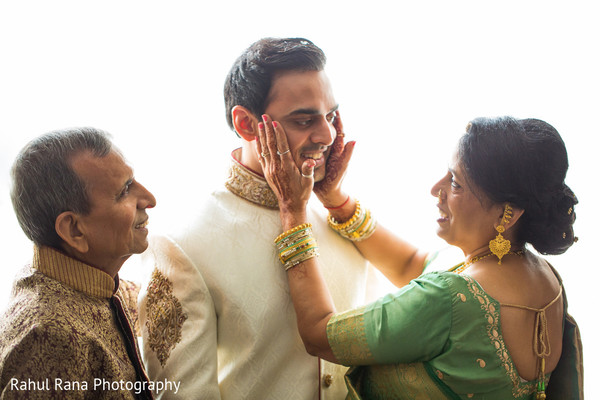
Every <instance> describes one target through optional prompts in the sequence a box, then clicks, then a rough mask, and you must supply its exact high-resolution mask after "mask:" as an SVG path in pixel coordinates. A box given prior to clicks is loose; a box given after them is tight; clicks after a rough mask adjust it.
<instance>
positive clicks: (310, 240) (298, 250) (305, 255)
mask: <svg viewBox="0 0 600 400" xmlns="http://www.w3.org/2000/svg"><path fill="white" fill-rule="evenodd" d="M275 244H276V245H277V250H278V252H279V260H280V261H281V263H282V264H283V266H284V267H285V270H286V271H287V270H288V269H290V268H292V267H294V266H296V265H298V264H300V263H301V262H304V261H306V260H308V259H310V258H313V257H316V256H318V255H319V252H318V250H319V249H318V247H317V241H316V240H315V238H314V236H313V234H312V225H311V224H310V223H306V224H302V225H298V226H295V227H294V228H292V229H289V230H287V231H285V232H284V233H282V234H281V235H279V236H278V237H277V238H276V239H275Z"/></svg>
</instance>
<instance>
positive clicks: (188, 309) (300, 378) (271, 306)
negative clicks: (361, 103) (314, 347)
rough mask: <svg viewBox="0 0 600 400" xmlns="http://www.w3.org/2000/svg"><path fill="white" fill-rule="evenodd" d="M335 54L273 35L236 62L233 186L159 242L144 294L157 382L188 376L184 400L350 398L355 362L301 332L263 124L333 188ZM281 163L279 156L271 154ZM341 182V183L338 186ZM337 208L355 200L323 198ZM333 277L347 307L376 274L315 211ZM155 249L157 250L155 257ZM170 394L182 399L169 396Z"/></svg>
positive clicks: (230, 104)
mask: <svg viewBox="0 0 600 400" xmlns="http://www.w3.org/2000/svg"><path fill="white" fill-rule="evenodd" d="M324 67H325V55H324V54H323V52H322V51H321V49H319V48H318V47H317V46H315V45H314V44H313V43H312V42H310V41H309V40H306V39H271V38H268V39H262V40H259V41H258V42H256V43H254V44H253V45H251V46H250V47H249V48H248V49H247V50H246V51H245V52H244V53H243V54H242V55H241V56H240V57H239V58H238V59H237V61H236V62H235V63H234V65H233V67H232V68H231V71H230V72H229V75H228V76H227V79H226V83H225V104H226V116H227V121H228V123H229V126H230V128H231V129H232V130H234V131H235V132H236V133H237V134H238V136H240V137H241V139H242V147H241V148H240V149H237V150H234V151H233V153H232V156H231V167H230V171H229V177H228V178H227V180H226V182H225V187H224V188H222V189H219V190H216V191H215V192H213V194H212V195H211V196H210V197H209V198H208V199H207V201H206V203H205V204H204V205H203V206H201V207H198V211H197V212H196V214H195V215H190V216H189V218H188V220H187V226H185V227H183V228H182V229H181V230H180V231H179V232H175V233H174V234H172V235H170V236H169V237H161V238H155V239H152V240H151V242H150V243H151V244H150V249H149V252H147V253H146V254H148V255H152V256H153V257H152V258H151V260H150V261H151V263H152V265H154V266H156V268H155V269H154V272H153V274H152V279H151V280H150V282H149V284H148V286H147V290H146V293H145V294H143V295H142V296H141V297H140V303H139V304H140V321H141V322H142V334H143V337H144V348H143V355H144V361H145V363H146V365H147V368H148V373H149V375H150V377H151V378H153V379H157V380H163V379H169V380H176V381H181V389H180V391H179V396H180V397H178V398H181V399H192V398H195V399H227V400H229V399H261V400H263V399H286V400H290V399H317V398H326V399H343V398H344V397H345V395H346V388H345V385H344V379H343V375H344V372H345V369H344V368H343V367H339V366H334V365H333V364H329V363H324V362H323V361H322V360H319V359H317V358H315V357H312V356H310V355H308V354H307V353H306V351H305V349H304V346H303V344H302V341H301V339H300V337H299V335H298V333H297V326H296V315H295V313H294V309H293V306H292V302H291V299H290V296H289V289H288V285H287V281H286V274H285V272H284V270H283V269H282V267H281V265H280V261H279V259H278V257H277V255H276V254H275V251H274V246H273V238H274V237H276V236H277V235H278V234H279V233H281V231H282V229H281V223H280V219H279V209H278V203H277V198H276V197H275V195H274V193H273V192H272V191H271V189H270V188H269V185H268V184H267V182H266V181H265V180H264V178H263V175H262V169H261V165H260V163H259V159H258V157H260V155H259V154H258V153H257V151H256V147H255V143H256V142H255V139H256V138H257V137H258V124H259V123H261V121H262V115H263V114H269V115H270V116H271V117H272V118H273V119H274V120H277V121H280V122H281V124H282V125H283V126H284V128H285V131H286V133H287V136H288V141H289V143H290V151H291V152H292V155H293V157H294V159H295V160H296V162H297V163H299V165H301V164H302V162H303V161H304V160H306V159H307V158H311V159H314V160H315V162H316V165H317V166H316V168H315V180H320V181H322V182H326V181H327V178H326V172H327V165H326V162H327V158H328V156H329V154H330V147H331V145H332V144H333V142H334V139H335V138H336V134H337V132H336V126H337V125H336V124H335V121H334V120H335V118H336V116H337V108H338V104H337V103H336V101H335V98H334V96H333V92H332V89H331V86H330V83H329V80H328V78H327V75H326V74H325V72H324V71H323V69H324ZM263 156H269V155H263ZM330 180H331V179H330ZM317 196H318V197H319V200H321V201H322V202H323V203H324V205H326V206H338V205H339V204H335V203H336V202H337V203H341V202H343V201H344V199H339V198H336V199H329V198H327V191H326V190H325V191H321V192H319V193H317ZM311 213H312V214H311V215H312V216H313V218H311V221H317V222H316V223H315V226H314V227H313V230H314V232H315V235H316V236H317V237H318V240H319V243H327V245H323V246H322V248H323V251H322V253H321V259H322V265H324V266H325V270H324V274H325V276H326V279H327V281H328V284H329V289H330V290H331V292H332V294H333V298H334V302H335V304H336V306H337V307H338V308H339V309H347V308H349V307H352V306H355V305H358V304H361V303H363V302H364V301H365V297H366V288H367V277H368V275H369V274H368V271H369V270H368V268H367V264H366V262H365V260H364V258H363V257H362V256H361V255H360V254H359V252H358V251H357V250H356V248H355V247H354V246H353V245H352V244H350V243H349V242H348V241H345V240H343V239H342V238H341V237H339V236H338V235H337V234H336V233H335V232H333V231H332V230H330V229H329V227H328V226H327V222H326V217H325V215H324V210H323V208H322V207H319V211H316V210H312V211H311ZM150 250H151V251H150ZM164 394H165V396H164V397H163V398H176V397H177V396H174V395H173V393H164Z"/></svg>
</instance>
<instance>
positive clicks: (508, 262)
mask: <svg viewBox="0 0 600 400" xmlns="http://www.w3.org/2000/svg"><path fill="white" fill-rule="evenodd" d="M263 119H264V124H260V125H259V133H260V135H259V136H260V138H259V139H260V140H259V141H257V151H258V152H259V153H260V154H262V155H263V157H262V158H261V162H262V166H263V170H264V171H265V175H266V179H267V181H268V182H269V184H270V186H271V187H272V189H273V190H274V192H275V193H276V195H277V196H278V199H279V205H280V216H281V221H282V224H283V229H284V231H285V232H284V233H283V234H282V235H281V236H280V237H278V238H277V239H276V245H277V249H278V251H279V254H280V258H281V261H282V263H283V264H284V267H285V268H286V270H287V271H288V279H289V283H290V293H291V296H292V300H293V302H294V307H295V309H296V313H297V319H298V329H299V331H300V335H301V336H302V339H303V341H304V343H305V346H306V348H307V351H308V352H309V353H311V354H313V355H315V356H319V357H321V358H324V359H326V360H329V361H332V362H336V363H340V364H344V365H353V366H365V367H360V368H353V369H351V370H350V371H349V373H348V376H347V384H348V388H349V398H381V399H421V398H423V399H445V398H450V399H471V398H472V399H477V398H485V399H507V398H515V399H530V398H532V397H533V398H546V389H547V392H548V395H549V396H550V398H560V399H575V398H582V397H583V391H582V367H581V352H580V351H581V350H580V340H579V334H578V330H577V327H576V325H575V323H574V321H573V320H572V318H571V317H569V316H568V315H567V313H566V304H567V303H566V298H565V295H564V290H563V288H562V284H561V281H560V278H559V277H558V275H557V273H556V272H555V271H554V270H553V268H552V267H551V266H550V265H549V264H548V263H547V262H546V261H544V259H542V258H540V257H538V256H537V255H535V254H534V253H532V252H530V251H528V250H527V248H526V245H530V246H532V247H533V248H534V249H535V250H537V251H538V252H539V253H542V254H561V253H563V252H565V251H566V250H567V249H568V248H569V247H570V246H571V245H572V244H573V242H574V241H575V240H576V239H575V237H574V235H573V229H572V225H573V222H574V220H575V212H574V210H573V207H574V205H575V204H576V203H577V199H576V197H575V195H574V194H573V192H572V191H571V190H570V189H569V188H568V187H567V186H566V185H565V184H564V178H565V175H566V171H567V168H568V161H567V153H566V149H565V146H564V143H563V141H562V139H561V138H560V135H559V134H558V132H557V131H556V130H555V129H554V128H553V127H552V126H550V125H549V124H547V123H545V122H543V121H540V120H535V119H526V120H515V119H513V118H509V117H504V118H498V119H484V118H481V119H476V120H474V121H472V122H471V123H470V124H469V125H468V127H467V133H466V134H465V135H464V136H463V137H462V138H461V139H460V141H459V145H458V149H457V151H456V154H455V155H454V158H453V161H452V162H451V165H450V168H449V170H448V172H447V174H446V175H445V176H444V177H443V178H442V179H441V180H440V181H439V182H437V183H436V184H435V185H434V186H433V188H432V190H431V193H432V195H434V196H436V197H437V198H438V208H439V209H440V218H439V220H438V224H439V228H438V235H439V236H440V237H442V238H443V239H445V240H446V241H447V242H448V243H449V244H452V245H455V246H457V247H459V248H460V249H461V250H462V251H463V252H464V254H465V261H464V262H463V263H461V264H459V265H458V266H456V267H454V268H451V269H450V270H449V271H446V272H433V273H429V274H424V275H421V273H422V271H423V269H424V265H425V264H426V258H427V254H425V253H422V252H420V251H419V250H418V249H416V248H414V247H413V246H411V245H410V244H408V243H406V242H404V241H403V240H401V239H399V238H396V237H395V236H394V235H393V234H391V233H390V232H389V231H387V230H385V229H384V228H383V227H382V226H380V225H377V224H376V222H375V220H374V219H373V217H372V215H371V214H370V212H369V211H368V210H365V209H364V208H362V207H360V205H359V204H358V202H356V201H354V200H352V199H350V198H349V197H348V196H346V195H345V194H344V193H343V191H342V190H341V181H342V177H343V174H344V172H345V169H346V166H347V164H348V161H349V159H350V156H351V153H352V150H353V147H354V144H353V143H352V142H351V143H348V144H346V145H345V146H344V145H343V136H344V135H343V133H342V131H343V129H342V125H341V122H340V121H339V119H338V121H337V122H335V124H334V126H335V128H336V130H337V133H338V137H337V138H336V139H335V142H334V144H333V146H332V150H331V154H330V156H329V160H328V164H327V175H326V179H324V180H323V181H322V182H319V183H318V184H317V185H316V187H315V191H316V192H317V195H318V197H319V199H320V200H321V201H322V202H323V204H324V205H325V207H327V208H328V209H329V211H330V216H329V223H330V226H331V227H332V228H333V229H335V230H336V231H338V233H340V234H341V235H342V236H344V237H346V238H348V239H350V240H353V241H354V243H355V245H356V247H357V248H358V249H359V250H360V251H361V253H362V254H363V255H364V256H365V257H366V258H367V259H368V260H369V261H371V262H372V263H373V264H374V265H375V266H377V267H378V268H379V269H380V270H381V271H382V272H383V273H384V274H385V275H386V276H387V277H388V278H389V279H390V280H391V281H392V282H393V283H395V284H397V285H398V286H402V285H404V284H405V283H406V282H407V281H409V280H411V279H414V278H418V279H414V280H412V281H411V282H410V283H409V284H408V285H406V286H404V287H402V289H401V290H400V291H399V292H397V293H395V294H390V295H387V296H385V297H384V298H382V299H380V300H378V301H376V302H374V303H372V304H369V305H367V306H365V307H362V308H359V309H355V310H350V311H345V312H342V313H336V311H335V308H334V306H333V304H332V301H331V298H330V297H329V294H328V291H327V287H326V285H325V283H324V282H323V279H322V278H321V275H320V272H319V266H318V258H317V257H316V256H317V255H318V250H317V243H316V239H315V238H314V237H313V236H312V232H311V230H310V226H309V224H308V223H309V222H310V221H307V220H306V212H305V208H306V202H307V201H308V198H309V197H310V193H311V190H312V189H313V184H314V182H313V176H312V174H313V168H314V166H315V162H314V160H310V159H307V160H305V161H304V163H303V164H302V167H301V170H300V171H299V170H298V168H297V167H295V165H294V162H293V160H292V157H291V156H290V154H289V152H287V151H286V150H287V148H288V147H287V140H286V136H285V133H284V131H283V129H282V127H281V125H280V124H278V123H277V122H276V121H275V122H273V121H271V120H270V119H269V117H268V116H263ZM419 275H421V276H419ZM551 374H552V378H551Z"/></svg>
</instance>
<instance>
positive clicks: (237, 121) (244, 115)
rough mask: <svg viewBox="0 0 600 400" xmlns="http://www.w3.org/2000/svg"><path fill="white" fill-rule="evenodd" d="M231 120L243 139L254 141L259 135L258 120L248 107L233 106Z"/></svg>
mask: <svg viewBox="0 0 600 400" xmlns="http://www.w3.org/2000/svg"><path fill="white" fill-rule="evenodd" d="M231 120H232V121H233V127H234V128H235V131H236V132H237V133H238V135H240V136H241V137H242V139H244V140H246V141H248V142H252V141H253V140H255V139H256V138H257V137H258V131H257V127H258V121H257V119H256V117H255V116H254V115H252V113H251V112H250V110H248V109H247V108H246V107H242V106H235V107H233V108H232V109H231Z"/></svg>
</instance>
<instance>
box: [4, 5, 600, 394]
mask: <svg viewBox="0 0 600 400" xmlns="http://www.w3.org/2000/svg"><path fill="white" fill-rule="evenodd" d="M593 3H594V2H593V1H588V2H584V1H577V0H575V1H570V2H568V3H567V2H558V1H527V2H524V1H514V0H509V1H503V2H490V1H481V0H477V1H464V0H456V1H452V2H450V1H420V2H416V1H405V2H402V1H389V2H386V1H380V0H371V1H365V2H354V1H348V0H346V1H325V0H320V1H313V0H305V1H302V2H289V3H288V2H285V1H281V0H279V1H256V2H250V1H244V2H239V1H227V2H225V1H223V2H218V3H217V2H210V3H209V2H200V1H197V2H193V1H169V2H166V1H164V2H158V1H127V2H124V1H112V0H111V1H103V2H90V1H82V0H74V1H64V0H54V1H52V2H46V1H41V0H39V1H27V0H21V1H19V2H9V1H6V0H0V57H1V58H0V139H1V141H0V143H1V147H0V218H1V219H0V227H1V228H2V229H1V232H0V235H1V236H0V246H1V248H0V250H1V253H2V255H3V258H4V261H3V268H4V271H3V279H2V282H1V283H0V308H4V306H5V304H6V300H7V298H8V293H9V290H10V284H11V280H12V276H13V274H14V272H15V270H16V269H17V268H19V267H20V266H21V265H22V264H23V263H24V262H26V260H27V259H28V258H29V257H30V253H31V245H30V243H29V242H28V241H27V239H26V238H25V236H24V235H23V234H22V232H21V231H20V229H19V227H18V225H17V223H16V219H15V217H14V214H13V211H12V207H11V205H10V199H9V197H8V190H9V189H8V188H9V176H8V170H9V167H10V165H11V163H12V160H13V159H14V157H15V155H16V153H17V152H18V151H19V150H20V148H21V147H22V146H23V145H24V144H25V143H26V142H27V141H28V140H29V139H31V138H33V137H35V136H38V135H40V134H42V133H44V132H47V131H50V130H54V129H58V128H65V127H70V126H81V125H86V126H95V127H98V128H102V129H105V130H107V131H109V132H111V133H112V134H113V136H114V140H115V142H116V143H117V145H118V146H119V147H121V148H122V149H123V151H124V152H125V154H126V155H127V157H128V158H129V161H130V162H131V163H132V164H133V165H134V166H135V168H136V175H137V178H138V180H139V181H140V182H142V183H143V184H145V185H146V186H147V187H148V188H149V189H150V190H151V191H153V192H154V194H155V195H156V197H157V199H158V206H157V207H156V209H154V210H152V211H151V212H150V214H151V222H152V223H151V225H150V229H151V230H152V231H154V232H157V231H161V230H165V229H170V228H172V227H174V226H177V224H178V223H179V221H182V220H183V219H184V218H186V213H188V212H190V211H192V210H193V209H194V207H195V206H196V205H197V204H198V202H199V200H200V199H201V198H202V196H203V195H204V194H205V193H206V192H207V191H208V190H210V189H211V188H212V187H214V186H215V185H220V184H221V182H222V181H223V178H224V175H225V167H226V164H227V161H228V156H229V153H230V151H231V150H232V149H233V148H234V147H236V146H237V145H238V143H237V139H236V137H235V135H234V134H233V133H231V132H230V131H229V130H228V128H227V126H226V122H225V118H224V107H223V100H222V86H223V82H224V78H225V75H226V74H227V72H228V70H229V67H230V66H231V64H232V63H233V61H234V59H235V58H236V57H237V56H238V55H239V54H240V52H241V51H242V50H243V49H244V48H246V47H247V46H248V45H249V44H250V43H252V42H253V41H255V40H256V39H258V38H260V37H263V36H278V37H283V36H304V37H307V38H309V39H311V40H313V41H314V42H315V43H316V44H317V45H319V46H320V47H321V48H323V50H324V51H325V53H326V54H327V55H328V59H329V61H328V68H327V71H328V74H329V76H330V78H331V80H332V83H333V86H334V91H335V94H336V98H337V101H338V102H339V103H340V110H341V113H342V116H343V119H344V123H345V127H346V132H347V134H348V136H349V137H350V138H351V139H356V140H357V147H356V151H355V154H354V160H353V163H352V166H351V170H350V171H349V175H348V177H347V182H346V183H347V185H346V187H347V189H348V191H349V192H351V193H352V194H353V195H355V196H356V197H359V198H360V199H361V200H362V202H363V203H366V204H368V205H369V206H370V207H371V208H372V209H373V210H374V211H375V212H376V213H377V215H378V217H379V220H380V221H383V223H385V224H386V225H387V226H388V227H390V228H392V229H393V230H395V231H396V232H398V233H399V234H401V235H403V236H404V237H406V238H408V239H411V240H412V241H413V242H414V243H416V244H418V245H420V246H424V247H428V248H439V247H440V246H442V245H443V243H441V241H439V239H437V238H436V236H435V233H434V230H435V226H436V223H435V220H436V218H437V209H436V207H435V199H434V198H433V197H431V196H430V195H429V189H430V187H431V185H433V183H434V182H436V181H437V179H439V177H441V176H442V174H444V173H445V170H446V167H447V162H448V160H449V157H450V154H451V152H452V150H453V147H454V144H455V143H456V140H457V139H458V137H459V136H460V134H461V133H462V132H463V131H464V127H465V125H466V123H467V122H468V121H469V120H471V119H473V118H475V117H478V116H497V115H513V116H516V117H521V118H525V117H536V118H541V119H544V120H546V121H548V122H550V123H551V124H553V125H554V126H555V127H556V128H557V129H558V131H559V132H561V134H562V136H563V139H564V140H565V142H566V145H567V149H568V150H569V155H570V163H571V168H570V171H569V174H568V177H567V183H568V184H569V185H570V186H571V187H572V189H573V190H574V191H575V193H576V194H577V195H578V197H579V200H580V205H579V206H578V207H577V208H576V211H577V217H578V219H577V223H576V233H577V235H578V236H579V237H580V241H579V243H577V244H576V245H575V246H574V247H573V248H572V249H571V250H570V251H569V252H568V253H567V254H565V255H562V256H558V257H551V262H552V263H553V264H554V265H555V266H556V267H557V268H558V269H559V271H560V272H561V274H562V275H563V278H564V280H565V286H566V289H567V293H568V294H569V302H570V309H571V313H572V314H573V315H574V316H575V317H576V319H577V320H578V321H579V323H580V326H581V328H582V336H583V341H584V348H585V358H584V359H585V361H586V376H588V377H592V376H594V375H595V373H598V367H597V366H596V365H594V363H593V361H594V360H597V359H598V356H600V350H599V347H598V344H597V342H596V341H595V340H594V338H595V337H596V336H597V332H595V331H594V330H593V329H594V328H595V326H592V324H593V318H594V317H593V313H594V309H595V308H594V307H596V306H597V303H598V299H597V298H595V296H594V294H595V290H597V287H596V286H595V283H596V281H597V279H595V278H598V272H597V270H596V268H597V267H598V262H597V260H596V259H595V258H592V257H593V255H594V253H593V246H594V245H595V243H596V242H597V240H598V239H599V238H600V235H599V234H598V230H597V228H596V229H593V227H592V221H593V218H595V217H593V216H592V215H591V214H592V212H593V211H592V207H593V206H592V203H593V201H597V200H598V198H599V196H600V190H599V189H598V185H597V182H596V178H597V175H598V172H600V171H599V169H598V167H597V166H594V165H595V164H592V161H593V158H592V157H594V156H595V157H597V146H595V144H596V143H597V142H598V139H597V138H598V136H599V134H600V129H599V128H598V124H597V123H596V118H597V116H598V113H599V110H600V100H599V97H598V93H600V78H599V73H598V71H600V61H599V59H598V53H599V52H598V40H599V38H600V27H599V25H598V23H597V21H598V17H599V13H598V12H597V11H595V7H594V4H593ZM208 4H210V5H208ZM549 161H550V160H549ZM457 260H458V259H457ZM131 268H133V264H131V266H130V269H128V266H127V264H126V266H125V267H124V270H123V273H124V274H130V275H132V276H135V270H133V271H132V270H131ZM590 313H591V314H590ZM588 383H591V381H589V379H588ZM589 387H591V385H588V388H589ZM588 392H590V393H591V391H590V390H588Z"/></svg>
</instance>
